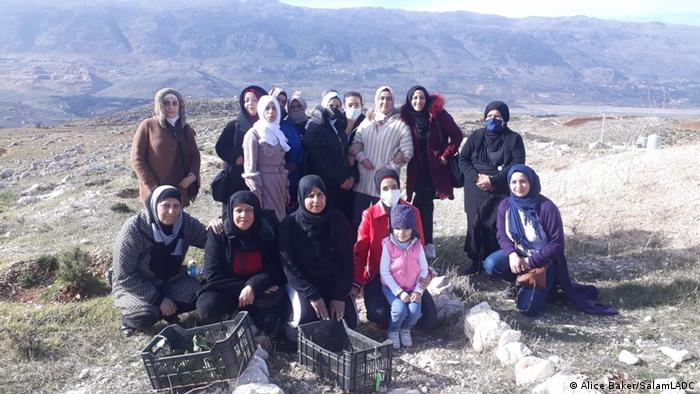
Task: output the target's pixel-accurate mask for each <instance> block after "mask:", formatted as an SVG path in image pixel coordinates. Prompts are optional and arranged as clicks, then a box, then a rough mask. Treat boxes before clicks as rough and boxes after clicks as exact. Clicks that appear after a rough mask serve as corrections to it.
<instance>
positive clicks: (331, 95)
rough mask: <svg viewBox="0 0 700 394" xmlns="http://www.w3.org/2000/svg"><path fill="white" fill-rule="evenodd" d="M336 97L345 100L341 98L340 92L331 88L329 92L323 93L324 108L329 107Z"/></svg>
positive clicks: (322, 104)
mask: <svg viewBox="0 0 700 394" xmlns="http://www.w3.org/2000/svg"><path fill="white" fill-rule="evenodd" d="M334 98H337V99H338V101H340V102H341V104H342V102H343V100H341V99H340V96H338V92H336V91H335V90H331V91H329V92H328V93H326V94H324V95H323V99H321V107H323V108H328V105H329V104H330V103H331V100H333V99H334Z"/></svg>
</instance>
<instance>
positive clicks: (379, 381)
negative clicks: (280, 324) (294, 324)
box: [299, 320, 393, 393]
mask: <svg viewBox="0 0 700 394" xmlns="http://www.w3.org/2000/svg"><path fill="white" fill-rule="evenodd" d="M392 350H393V349H392V345H391V341H388V340H387V341H384V342H383V343H379V342H377V341H375V340H373V339H371V338H368V337H366V336H364V335H362V334H360V333H358V332H356V331H354V330H351V329H350V328H348V326H347V325H346V324H345V321H342V322H339V321H336V320H320V321H316V322H313V323H308V324H304V325H301V326H299V364H301V365H303V366H305V367H306V368H308V369H310V370H311V371H313V372H314V373H316V374H317V375H319V376H320V377H321V378H322V379H326V380H328V381H330V382H332V383H335V384H337V385H338V386H340V387H341V388H342V389H343V390H344V391H346V392H350V393H370V392H373V391H375V390H377V389H378V388H379V386H384V387H387V388H388V387H389V385H390V384H391V361H392Z"/></svg>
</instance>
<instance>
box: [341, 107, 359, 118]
mask: <svg viewBox="0 0 700 394" xmlns="http://www.w3.org/2000/svg"><path fill="white" fill-rule="evenodd" d="M360 115H362V109H360V108H354V107H350V108H348V109H346V110H345V117H346V118H348V119H350V120H357V118H359V117H360Z"/></svg>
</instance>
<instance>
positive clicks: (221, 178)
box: [211, 168, 228, 202]
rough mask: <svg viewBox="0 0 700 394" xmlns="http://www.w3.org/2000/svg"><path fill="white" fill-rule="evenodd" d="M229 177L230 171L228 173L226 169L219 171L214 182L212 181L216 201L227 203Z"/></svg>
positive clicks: (212, 192) (213, 196)
mask: <svg viewBox="0 0 700 394" xmlns="http://www.w3.org/2000/svg"><path fill="white" fill-rule="evenodd" d="M227 175H228V171H226V168H224V169H223V170H221V171H219V173H218V174H216V176H215V177H214V180H213V181H211V196H212V198H213V199H214V201H217V202H225V201H226V198H227V197H228V190H227V189H228V188H227V185H226V177H227Z"/></svg>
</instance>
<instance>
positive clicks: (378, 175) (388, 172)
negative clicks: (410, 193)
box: [374, 167, 401, 193]
mask: <svg viewBox="0 0 700 394" xmlns="http://www.w3.org/2000/svg"><path fill="white" fill-rule="evenodd" d="M384 178H392V179H395V180H396V184H397V185H399V186H400V185H401V181H400V179H399V174H398V173H397V172H396V170H394V169H392V168H387V167H382V168H380V169H378V170H377V172H375V173H374V185H375V186H376V187H377V193H381V192H382V191H381V189H382V181H383V180H384Z"/></svg>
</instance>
